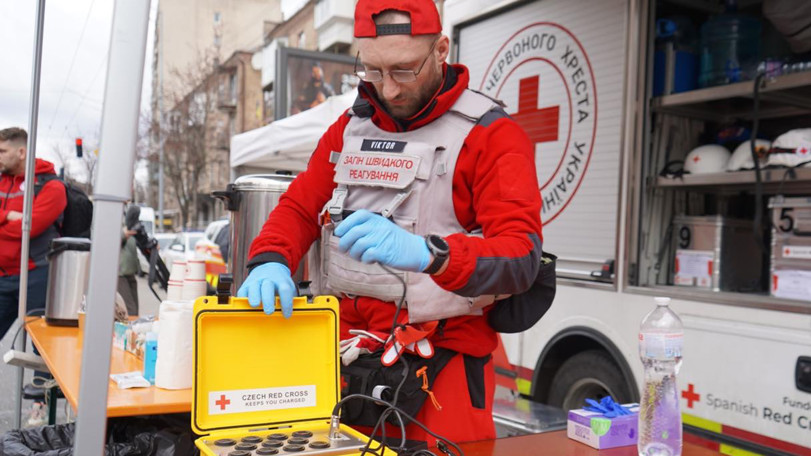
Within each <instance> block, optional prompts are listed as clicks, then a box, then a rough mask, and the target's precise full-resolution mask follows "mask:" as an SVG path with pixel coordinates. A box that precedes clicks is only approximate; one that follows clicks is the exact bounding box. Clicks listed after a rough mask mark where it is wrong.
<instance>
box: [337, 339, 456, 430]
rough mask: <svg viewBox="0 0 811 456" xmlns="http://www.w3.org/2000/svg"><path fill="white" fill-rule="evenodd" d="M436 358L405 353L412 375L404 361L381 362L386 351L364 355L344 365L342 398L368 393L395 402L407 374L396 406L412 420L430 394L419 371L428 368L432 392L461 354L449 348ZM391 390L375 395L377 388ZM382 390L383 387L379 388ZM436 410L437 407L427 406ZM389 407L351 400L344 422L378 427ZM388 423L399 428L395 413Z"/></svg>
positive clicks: (343, 413)
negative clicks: (452, 362) (453, 361)
mask: <svg viewBox="0 0 811 456" xmlns="http://www.w3.org/2000/svg"><path fill="white" fill-rule="evenodd" d="M434 351H435V353H434V356H433V357H431V358H427V359H426V358H422V357H420V356H417V355H412V354H410V353H403V354H402V355H401V358H403V359H405V360H406V362H407V363H408V372H407V373H406V372H404V371H405V369H406V368H405V366H404V365H403V362H402V361H397V362H396V363H395V364H393V365H391V366H389V367H386V366H383V365H382V364H381V363H380V355H382V353H383V351H382V350H379V351H376V352H374V353H370V354H366V355H360V356H359V357H358V359H356V360H355V361H353V362H352V364H350V365H349V366H343V365H342V366H341V377H342V378H343V380H344V384H345V385H346V386H345V387H344V388H343V389H342V391H341V397H346V396H348V395H350V394H365V395H367V396H373V397H380V398H381V399H383V400H385V401H387V402H389V403H391V401H392V400H393V397H392V396H393V395H394V392H395V390H396V389H397V386H398V385H399V384H400V381H401V380H402V379H403V374H404V373H405V374H406V375H407V377H406V381H405V382H404V383H403V387H402V388H401V389H400V394H399V396H398V397H397V403H396V404H393V405H396V406H397V407H398V408H400V409H402V410H403V411H404V412H406V413H408V414H409V415H411V416H412V417H414V416H416V415H417V413H418V412H419V411H420V409H421V408H422V406H423V403H424V402H425V399H426V398H427V397H428V393H426V392H425V391H423V390H422V377H418V376H417V371H418V370H419V369H421V368H422V367H423V366H426V374H427V377H428V387H429V389H430V388H431V387H433V385H434V380H436V376H437V375H438V374H439V372H440V371H441V370H442V369H443V368H444V367H445V366H446V365H447V364H448V362H450V360H451V358H453V357H454V356H456V355H457V352H455V351H453V350H448V349H445V348H438V347H435V348H434ZM378 386H379V387H388V390H386V391H385V392H383V393H382V394H381V393H378V394H375V387H378ZM379 389H380V388H379ZM427 406H428V407H433V405H430V404H429V405H427ZM386 408H387V406H386V405H383V404H379V403H376V402H372V401H371V400H366V399H354V400H353V399H350V400H349V401H347V402H345V403H344V405H343V406H342V408H341V422H342V423H346V424H349V425H357V426H369V427H374V426H375V425H376V424H377V421H378V420H379V419H380V415H382V413H383V411H384V410H386ZM386 421H388V422H389V423H391V424H393V425H395V426H399V425H400V422H399V421H398V420H397V417H396V416H395V415H394V414H390V415H389V416H388V417H387V418H386ZM403 424H404V425H406V426H408V421H407V420H406V419H405V418H404V419H403Z"/></svg>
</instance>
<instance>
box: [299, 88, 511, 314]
mask: <svg viewBox="0 0 811 456" xmlns="http://www.w3.org/2000/svg"><path fill="white" fill-rule="evenodd" d="M497 106H498V105H497V104H496V102H495V101H493V100H491V99H490V98H488V97H486V96H484V95H481V94H478V93H476V92H473V91H470V90H466V91H465V92H464V93H463V94H462V95H461V96H460V97H459V99H458V100H457V101H456V103H455V104H454V105H453V107H452V108H451V109H450V110H449V111H448V112H447V113H445V114H444V115H442V116H441V117H439V118H438V119H436V120H434V121H433V122H431V123H430V124H428V125H426V126H423V127H420V128H419V129H417V130H415V131H408V132H402V133H396V132H395V133H393V132H388V131H384V130H381V129H380V128H378V127H377V126H376V125H375V124H374V122H372V120H371V118H362V117H358V116H354V115H353V116H352V118H351V120H350V121H349V123H348V125H347V126H346V129H345V130H344V147H343V150H342V151H341V152H340V153H336V152H333V153H332V154H331V156H330V161H331V162H332V163H334V164H335V183H336V184H337V187H336V188H335V190H334V191H333V195H332V199H331V200H330V201H329V202H328V203H327V204H326V206H325V207H324V211H325V212H326V213H328V214H330V216H331V219H332V220H333V221H335V220H340V219H341V218H342V216H343V215H346V214H348V213H350V212H352V211H355V210H360V209H367V210H370V211H372V212H377V213H379V214H381V215H383V216H384V217H387V218H389V219H391V220H393V221H394V222H395V223H397V224H398V225H399V226H401V227H402V228H404V229H406V230H407V231H409V232H412V233H415V234H418V235H420V236H424V235H426V234H437V235H440V236H443V237H444V236H447V235H450V234H453V233H465V234H468V235H474V236H476V235H478V236H481V233H469V232H467V231H465V229H464V228H463V227H462V226H461V225H460V224H459V221H458V220H457V219H456V214H455V212H454V208H453V188H452V186H453V176H454V171H455V168H456V161H457V158H458V157H459V152H460V150H461V148H462V145H463V143H464V141H465V138H467V136H468V134H469V133H470V130H471V129H472V128H473V127H474V126H475V125H476V123H477V122H478V121H479V119H480V118H481V117H482V116H483V115H485V114H486V113H487V112H489V111H490V110H492V109H493V108H496V107H497ZM350 113H351V111H350ZM333 228H334V225H333V224H332V223H326V224H324V225H323V227H322V232H321V245H320V258H317V259H316V262H317V264H316V265H315V266H316V268H318V269H320V271H317V272H316V274H314V275H311V277H318V278H319V279H320V280H319V282H320V285H321V287H320V291H321V292H327V293H332V294H338V293H344V294H346V295H348V296H368V297H373V298H377V299H380V300H382V301H387V302H394V303H397V302H399V301H400V300H401V299H402V298H403V297H404V298H405V301H404V302H405V304H404V306H406V307H408V316H409V321H410V322H412V323H419V322H423V321H429V320H438V319H442V318H449V317H455V316H459V315H469V314H481V309H482V307H484V306H486V305H488V304H490V303H492V302H493V299H494V297H493V296H476V297H466V296H459V295H457V294H454V293H451V292H449V291H447V290H444V289H442V288H441V287H440V286H438V285H437V284H436V283H435V282H434V281H433V280H432V278H431V276H430V275H429V274H425V273H416V272H403V271H395V270H392V271H394V272H395V273H397V274H396V276H395V275H393V274H391V273H390V272H388V271H386V270H384V269H383V268H382V267H381V266H380V265H379V264H377V263H373V264H364V263H361V262H359V261H356V260H354V259H352V258H351V257H350V256H349V255H347V254H344V253H342V252H340V251H339V250H338V241H339V238H338V237H337V236H333V234H332V231H333ZM319 273H320V274H319ZM322 281H323V282H322ZM404 283H405V285H406V286H405V287H404V285H403V284H404ZM404 288H405V289H404Z"/></svg>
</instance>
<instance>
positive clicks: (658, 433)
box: [637, 298, 684, 456]
mask: <svg viewBox="0 0 811 456" xmlns="http://www.w3.org/2000/svg"><path fill="white" fill-rule="evenodd" d="M655 300H656V308H655V309H654V310H653V311H651V312H650V313H649V314H648V315H647V316H645V319H644V320H642V326H641V327H640V329H639V356H640V358H642V364H643V366H644V367H645V386H644V388H643V390H642V402H641V403H640V404H639V442H638V443H637V448H638V449H639V455H640V456H679V455H681V447H682V427H681V411H680V410H679V389H678V387H677V386H676V374H677V373H678V372H679V368H680V367H681V351H682V341H683V339H684V328H683V326H682V323H681V320H680V319H679V316H678V315H676V314H675V313H674V312H673V311H672V310H670V307H668V304H669V303H670V298H655Z"/></svg>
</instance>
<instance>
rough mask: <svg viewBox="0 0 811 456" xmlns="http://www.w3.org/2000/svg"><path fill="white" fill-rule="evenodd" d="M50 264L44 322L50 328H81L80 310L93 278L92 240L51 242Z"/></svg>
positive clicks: (64, 238)
mask: <svg viewBox="0 0 811 456" xmlns="http://www.w3.org/2000/svg"><path fill="white" fill-rule="evenodd" d="M48 262H49V263H50V268H49V270H48V291H47V297H46V300H45V321H46V322H47V323H48V324H49V325H56V326H78V325H79V309H80V308H81V306H82V300H83V299H84V296H85V294H86V293H87V284H88V280H89V278H90V239H87V238H72V237H62V238H56V239H53V240H51V249H50V251H49V252H48Z"/></svg>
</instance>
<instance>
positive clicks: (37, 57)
mask: <svg viewBox="0 0 811 456" xmlns="http://www.w3.org/2000/svg"><path fill="white" fill-rule="evenodd" d="M44 27H45V0H39V3H37V25H36V32H35V33H36V38H35V40H34V65H33V69H32V71H31V106H30V108H29V111H28V151H27V153H26V155H25V177H26V179H25V194H24V195H23V221H22V222H23V223H22V240H21V242H22V248H21V250H20V294H19V298H18V300H17V319H18V320H19V321H20V324H21V325H25V314H26V307H27V306H26V303H27V302H28V255H29V247H30V246H29V242H30V241H31V209H32V208H33V204H34V179H33V177H34V172H35V171H34V170H35V163H36V159H37V122H38V120H39V79H40V73H41V70H42V31H43V29H44ZM25 336H26V333H25V331H24V330H23V331H20V336H19V338H18V339H17V340H18V341H19V344H18V345H17V346H18V347H22V348H21V350H25V344H26V337H25ZM24 372H25V371H24V370H23V368H22V367H18V368H17V391H16V395H17V396H16V398H17V400H16V408H15V414H14V427H15V428H16V429H19V428H20V426H21V424H22V416H21V414H22V406H23V398H22V390H23V374H24Z"/></svg>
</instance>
